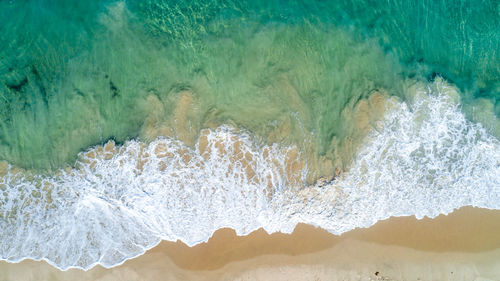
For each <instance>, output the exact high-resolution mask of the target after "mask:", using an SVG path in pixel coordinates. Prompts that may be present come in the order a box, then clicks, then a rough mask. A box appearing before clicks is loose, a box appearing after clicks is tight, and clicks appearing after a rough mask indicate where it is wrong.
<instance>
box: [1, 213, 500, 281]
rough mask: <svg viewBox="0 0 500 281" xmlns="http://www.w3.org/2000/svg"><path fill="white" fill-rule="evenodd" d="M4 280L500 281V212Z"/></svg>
mask: <svg viewBox="0 0 500 281" xmlns="http://www.w3.org/2000/svg"><path fill="white" fill-rule="evenodd" d="M0 280H2V281H3V280H500V211H491V210H485V209H478V208H471V207H465V208H462V209H460V210H458V211H455V212H454V213H452V214H450V215H448V216H439V217H437V218H435V219H427V218H426V219H423V220H416V219H415V218H414V217H403V218H391V219H389V220H386V221H381V222H378V223H377V224H376V225H374V226H373V227H371V228H368V229H356V230H354V231H351V232H348V233H345V234H343V235H341V236H335V235H331V234H329V233H327V232H326V231H324V230H322V229H318V228H314V227H312V226H308V225H299V226H298V227H297V229H296V230H295V232H294V233H293V234H292V235H286V234H281V233H275V234H271V235H268V234H267V233H265V232H264V231H262V230H258V231H256V232H254V233H251V234H250V235H248V236H244V237H238V236H236V235H235V233H234V231H232V230H230V229H223V230H220V231H217V232H216V233H215V234H214V236H213V237H212V238H211V239H210V241H209V242H208V243H204V244H200V245H197V246H195V247H192V248H190V247H188V246H186V245H185V244H183V243H181V242H177V243H173V242H163V243H161V244H160V245H159V246H157V247H156V248H154V249H152V250H150V251H149V252H148V253H146V254H145V255H143V256H140V257H138V258H136V259H133V260H129V261H127V262H125V263H124V264H123V265H121V266H118V267H115V268H112V269H104V268H101V267H96V268H94V269H92V270H90V271H87V272H84V271H81V270H69V271H66V272H61V271H58V270H56V269H54V268H52V267H51V266H49V265H47V264H46V263H45V262H35V261H24V262H21V263H19V264H9V263H5V262H2V263H0Z"/></svg>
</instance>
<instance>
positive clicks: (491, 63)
mask: <svg viewBox="0 0 500 281" xmlns="http://www.w3.org/2000/svg"><path fill="white" fill-rule="evenodd" d="M499 19H500V5H499V4H498V3H496V2H495V1H460V2H456V1H440V2H435V1H421V2H419V3H418V4H415V3H413V1H387V2H381V1H354V0H353V1H346V2H340V1H290V2H286V3H285V2H281V1H251V2H244V1H197V2H196V3H188V2H173V1H91V2H88V3H76V2H75V3H69V2H67V1H0V34H1V36H0V46H2V48H0V58H1V59H0V81H1V83H0V160H2V161H3V162H0V189H1V190H0V226H1V229H2V230H1V232H0V233H1V237H2V238H3V239H2V241H4V242H2V243H1V244H0V258H2V259H6V260H10V261H18V260H21V259H23V258H26V257H30V258H35V259H47V260H48V261H49V262H50V263H52V264H53V265H55V266H57V267H59V268H61V269H66V268H68V267H81V268H89V267H91V266H93V265H95V264H96V263H100V264H102V265H104V266H107V267H109V266H114V265H117V264H119V263H121V262H123V261H124V260H125V259H127V258H131V257H134V256H136V255H138V254H141V253H143V251H144V250H145V249H147V248H150V247H152V246H154V245H155V244H157V243H158V242H159V241H160V240H161V239H168V240H176V239H181V240H183V241H185V242H187V243H188V244H191V245H192V244H196V243H199V242H200V241H205V240H207V239H208V237H209V236H210V235H211V233H213V232H214V231H215V230H217V229H219V228H221V227H232V228H234V229H235V230H236V231H237V232H238V233H240V234H245V233H249V232H250V231H252V230H254V229H256V228H259V227H264V229H266V230H267V231H284V232H290V231H291V230H292V229H293V227H294V226H295V224H296V223H299V222H305V223H311V224H314V225H319V226H321V227H323V228H325V229H327V230H329V231H330V232H333V233H342V232H344V231H347V230H350V229H352V228H354V227H358V226H370V225H371V224H373V223H374V222H376V221H377V220H380V219H384V218H387V217H389V216H391V215H411V214H416V215H417V216H419V217H421V216H425V215H427V216H436V215H438V214H439V213H447V212H450V211H451V210H453V208H457V207H460V206H463V205H476V206H481V207H486V208H499V207H500V198H499V194H500V192H499V191H500V190H499V188H500V170H499V167H500V164H499V163H498V159H500V157H499V156H500V155H499V153H500V148H499V142H498V139H497V137H498V136H500V122H499V121H498V120H497V116H499V115H500V103H499V100H500V93H499V92H500V85H499V79H498V78H499V76H500V75H499V74H500V59H499V57H498V56H499V54H498V51H497V50H498V49H499V41H500V23H499ZM227 210H231V212H227ZM116 233H121V234H122V235H121V236H120V237H115V234H116ZM61 245H63V246H61Z"/></svg>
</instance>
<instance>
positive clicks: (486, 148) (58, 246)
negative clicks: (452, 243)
mask: <svg viewBox="0 0 500 281" xmlns="http://www.w3.org/2000/svg"><path fill="white" fill-rule="evenodd" d="M407 91H408V93H407V96H409V97H410V98H409V100H408V101H406V102H403V101H401V100H399V99H397V98H390V99H388V101H387V102H386V107H387V108H386V115H385V117H384V118H383V120H380V121H379V122H378V123H377V124H376V125H375V127H374V129H373V130H372V131H371V133H370V134H369V135H368V137H367V138H366V140H365V142H364V144H363V146H362V148H361V149H360V150H359V151H358V152H357V156H356V157H355V159H354V160H353V163H352V164H351V166H350V168H349V170H348V171H347V172H345V173H343V174H342V175H340V176H338V177H336V178H335V179H333V180H331V181H329V182H326V181H318V183H317V184H315V185H307V184H306V174H307V171H308V166H307V163H306V162H305V161H304V160H303V159H304V158H305V157H304V155H303V154H302V152H301V151H300V149H298V148H297V147H293V146H291V147H286V146H280V145H279V144H274V145H262V144H261V142H260V141H259V140H258V139H256V138H255V137H252V135H251V134H250V133H248V132H242V131H241V130H236V129H233V128H231V127H229V126H222V127H219V128H217V129H214V130H208V129H207V130H203V131H202V132H201V135H200V137H199V139H198V141H197V143H196V144H195V146H194V147H188V146H186V145H185V144H183V143H182V142H180V141H178V140H175V139H172V138H158V139H156V140H155V141H153V142H151V143H149V144H145V143H142V142H139V141H129V142H126V143H124V144H123V145H121V146H117V145H115V144H114V143H113V142H108V143H107V144H106V145H105V146H100V147H94V148H92V149H90V150H88V151H86V152H82V153H80V154H79V160H78V161H77V163H76V164H75V168H66V169H60V170H58V171H57V172H55V173H53V174H50V175H42V174H34V173H32V172H30V171H26V170H22V169H19V168H16V167H14V166H12V165H9V164H7V163H5V162H4V163H3V164H2V165H0V176H1V177H0V236H1V237H2V238H3V239H2V241H1V242H0V258H1V259H2V260H6V261H9V262H18V261H21V260H23V259H26V258H30V259H35V260H41V259H43V260H46V261H48V262H49V263H50V264H52V265H53V266H55V267H57V268H59V269H61V270H66V269H68V268H81V269H89V268H91V267H93V266H95V265H97V264H100V265H102V266H104V267H113V266H116V265H119V264H121V263H123V262H124V261H125V260H127V259H130V258H133V257H135V256H137V255H140V254H142V253H144V252H145V251H146V250H147V249H149V248H151V247H154V246H155V245H157V244H158V243H159V242H160V241H161V240H169V241H176V240H181V241H183V242H185V243H187V244H188V245H195V244H198V243H201V242H204V241H207V240H208V239H209V237H211V235H212V234H213V232H215V231H216V230H217V229H220V228H224V227H230V228H233V229H235V230H236V233H237V234H238V235H245V234H248V233H250V232H252V231H254V230H256V229H258V228H264V229H265V230H266V231H267V232H276V231H280V232H285V233H290V232H292V231H293V229H294V228H295V226H296V224H297V223H308V224H312V225H316V226H320V227H322V228H324V229H326V230H328V231H329V232H331V233H334V234H340V233H343V232H346V231H349V230H351V229H354V228H356V227H369V226H371V225H373V224H374V223H375V222H376V221H378V220H382V219H386V218H388V217H390V216H404V215H416V216H417V217H418V218H421V217H423V216H429V217H434V216H437V215H439V214H442V213H444V214H446V213H449V212H451V211H452V210H453V209H455V208H459V207H461V206H465V205H473V206H479V207H484V208H490V209H497V208H500V142H499V141H498V139H496V138H495V137H493V136H491V135H490V134H489V133H488V131H487V130H486V129H485V128H483V127H482V125H481V124H476V123H471V122H469V121H468V120H467V119H466V118H465V117H464V115H463V114H462V113H461V111H460V104H459V95H458V93H457V90H456V89H455V88H454V87H452V86H451V85H448V84H447V83H445V82H444V81H442V80H440V79H436V81H434V82H433V83H431V84H418V83H417V84H415V85H413V86H411V87H409V88H408V89H407ZM334 173H335V172H334V171H332V175H333V174H334Z"/></svg>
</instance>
